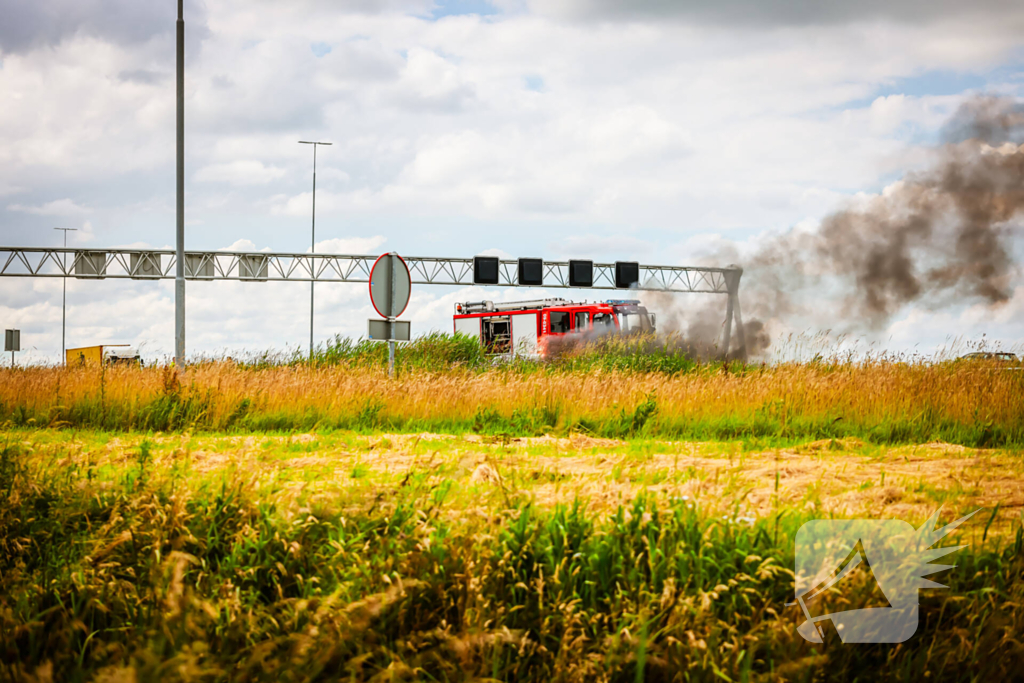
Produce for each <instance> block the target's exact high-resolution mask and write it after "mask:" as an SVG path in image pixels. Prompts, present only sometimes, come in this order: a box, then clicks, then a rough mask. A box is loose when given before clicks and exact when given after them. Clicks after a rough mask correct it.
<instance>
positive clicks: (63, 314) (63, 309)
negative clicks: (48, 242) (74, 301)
mask: <svg viewBox="0 0 1024 683" xmlns="http://www.w3.org/2000/svg"><path fill="white" fill-rule="evenodd" d="M54 230H63V231H64V248H65V249H67V248H68V232H75V231H77V230H78V228H54ZM62 258H63V261H64V268H63V270H64V298H63V300H62V301H61V304H60V357H61V358H63V359H64V365H67V364H68V351H67V348H66V342H65V338H66V337H65V332H66V330H67V327H66V323H67V309H68V253H67V252H66V251H65V252H64V254H63V255H62Z"/></svg>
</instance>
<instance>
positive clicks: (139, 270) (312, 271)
mask: <svg viewBox="0 0 1024 683" xmlns="http://www.w3.org/2000/svg"><path fill="white" fill-rule="evenodd" d="M402 258H403V259H405V262H406V263H407V264H408V266H409V271H410V274H411V275H412V281H413V284H417V285H455V286H459V285H472V284H474V283H473V259H472V258H440V257H434V256H403V257H402ZM376 260H377V256H356V255H349V254H285V253H272V252H242V251H188V252H185V278H186V279H187V280H195V281H203V280H240V281H248V282H310V281H315V282H356V283H358V282H368V281H369V278H370V269H371V268H372V267H373V263H374V261H376ZM174 271H175V253H174V251H173V250H171V249H62V248H55V249H49V248H40V247H0V277H73V278H77V279H80V280H103V279H132V280H173V279H174ZM543 272H544V284H543V285H541V286H542V287H544V288H569V286H570V285H569V263H568V262H567V261H544V269H543ZM742 272H743V271H742V270H741V269H739V268H738V267H735V266H732V267H728V268H703V267H687V266H647V265H641V266H640V278H639V282H638V283H637V286H636V288H635V290H643V291H660V292H685V293H704V294H727V295H728V303H727V308H726V319H725V326H724V329H723V340H722V341H723V344H722V348H724V349H729V348H730V336H731V331H732V320H733V318H734V317H735V318H736V319H737V323H738V330H737V332H738V334H737V336H738V337H739V339H738V342H739V346H740V349H741V353H742V349H743V347H744V346H745V344H744V341H745V340H744V339H743V323H742V319H741V318H740V310H739V296H738V293H739V281H740V275H741V274H742ZM496 286H499V287H525V286H530V285H521V284H519V269H518V262H517V261H515V260H501V261H499V269H498V284H497V285H496ZM589 289H614V290H617V291H620V292H623V293H624V294H625V293H626V292H629V291H635V290H634V289H630V290H623V289H619V288H617V287H616V286H615V264H614V263H594V264H593V285H592V286H591V287H590V288H589Z"/></svg>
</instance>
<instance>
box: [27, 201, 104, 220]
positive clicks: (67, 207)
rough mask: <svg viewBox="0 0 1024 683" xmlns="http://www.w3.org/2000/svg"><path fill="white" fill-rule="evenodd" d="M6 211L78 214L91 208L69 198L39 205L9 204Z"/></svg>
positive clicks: (90, 210)
mask: <svg viewBox="0 0 1024 683" xmlns="http://www.w3.org/2000/svg"><path fill="white" fill-rule="evenodd" d="M7 210H8V211H19V212H21V213H31V214H34V215H36V216H80V215H82V214H86V213H92V209H90V208H88V207H85V206H80V205H78V204H76V203H75V202H73V201H72V200H70V199H55V200H53V201H52V202H47V203H46V204H42V205H39V206H26V205H25V204H10V205H8V206H7Z"/></svg>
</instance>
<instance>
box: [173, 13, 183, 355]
mask: <svg viewBox="0 0 1024 683" xmlns="http://www.w3.org/2000/svg"><path fill="white" fill-rule="evenodd" d="M183 4H184V0H178V53H177V62H178V64H177V66H178V121H177V142H178V150H177V152H178V154H177V156H178V160H177V161H178V164H177V165H178V173H177V176H178V187H177V202H176V204H177V207H176V209H177V210H176V213H177V230H176V233H177V234H176V238H177V239H176V244H175V252H174V363H175V365H177V366H178V367H179V368H180V367H183V366H184V365H185V19H184V12H183V7H182V5H183Z"/></svg>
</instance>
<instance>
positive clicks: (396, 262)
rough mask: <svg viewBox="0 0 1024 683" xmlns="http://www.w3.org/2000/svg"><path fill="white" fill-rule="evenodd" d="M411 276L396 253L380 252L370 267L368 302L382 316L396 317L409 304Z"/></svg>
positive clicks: (407, 267)
mask: <svg viewBox="0 0 1024 683" xmlns="http://www.w3.org/2000/svg"><path fill="white" fill-rule="evenodd" d="M411 291H412V278H411V277H410V276H409V266H408V265H406V263H405V261H404V260H403V259H402V257H401V256H399V255H398V254H396V253H394V252H391V253H389V254H382V255H381V256H379V257H378V258H377V260H376V261H374V262H373V268H371V269H370V303H372V304H373V308H374V309H375V310H376V311H377V313H378V314H380V316H381V317H384V318H397V317H398V316H400V315H402V313H403V312H404V311H405V307H406V306H408V305H409V294H410V292H411Z"/></svg>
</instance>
